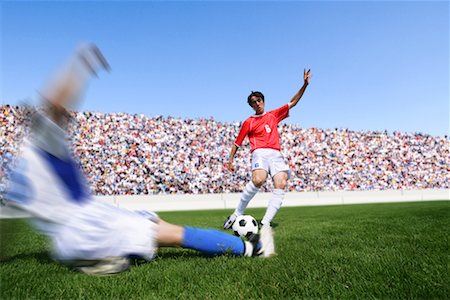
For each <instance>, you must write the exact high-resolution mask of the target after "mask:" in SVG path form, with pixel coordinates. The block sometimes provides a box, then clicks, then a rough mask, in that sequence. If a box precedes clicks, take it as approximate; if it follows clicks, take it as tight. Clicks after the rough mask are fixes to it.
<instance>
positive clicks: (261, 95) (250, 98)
mask: <svg viewBox="0 0 450 300" xmlns="http://www.w3.org/2000/svg"><path fill="white" fill-rule="evenodd" d="M252 96H255V97H258V98H261V99H262V101H263V102H264V95H263V93H261V92H258V91H252V92H251V93H250V95H249V96H248V97H247V103H248V105H250V106H252Z"/></svg>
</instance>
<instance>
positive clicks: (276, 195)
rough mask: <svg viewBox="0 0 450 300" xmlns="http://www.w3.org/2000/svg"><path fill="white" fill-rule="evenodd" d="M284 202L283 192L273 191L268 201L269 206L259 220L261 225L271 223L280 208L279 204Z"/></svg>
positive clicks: (279, 190)
mask: <svg viewBox="0 0 450 300" xmlns="http://www.w3.org/2000/svg"><path fill="white" fill-rule="evenodd" d="M283 200H284V190H281V189H274V190H273V192H272V198H271V199H270V201H269V205H268V206H267V210H266V213H265V215H264V217H263V219H262V220H261V225H266V224H269V225H270V223H271V222H272V220H273V218H274V217H275V215H276V214H277V212H278V210H279V209H280V207H281V204H282V203H283Z"/></svg>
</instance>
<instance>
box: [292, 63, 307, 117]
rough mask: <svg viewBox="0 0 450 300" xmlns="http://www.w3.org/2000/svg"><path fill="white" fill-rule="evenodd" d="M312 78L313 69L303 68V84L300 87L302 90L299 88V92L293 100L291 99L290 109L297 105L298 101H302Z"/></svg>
mask: <svg viewBox="0 0 450 300" xmlns="http://www.w3.org/2000/svg"><path fill="white" fill-rule="evenodd" d="M310 79H311V69H308V71H306V69H305V70H303V86H302V87H301V88H300V90H298V92H297V93H296V94H295V95H294V96H293V97H292V99H291V101H289V103H288V105H289V109H291V108H293V107H294V106H296V105H297V103H298V101H300V99H301V98H302V96H303V93H304V92H305V90H306V87H307V86H308V84H309V81H310Z"/></svg>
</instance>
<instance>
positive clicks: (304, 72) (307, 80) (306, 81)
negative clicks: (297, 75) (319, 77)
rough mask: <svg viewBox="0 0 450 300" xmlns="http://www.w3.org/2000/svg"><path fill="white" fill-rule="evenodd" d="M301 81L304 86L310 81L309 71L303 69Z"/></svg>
mask: <svg viewBox="0 0 450 300" xmlns="http://www.w3.org/2000/svg"><path fill="white" fill-rule="evenodd" d="M303 80H304V82H305V84H309V81H310V80H311V69H308V71H307V70H306V69H303Z"/></svg>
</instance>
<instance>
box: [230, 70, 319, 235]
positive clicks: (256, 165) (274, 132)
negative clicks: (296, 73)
mask: <svg viewBox="0 0 450 300" xmlns="http://www.w3.org/2000/svg"><path fill="white" fill-rule="evenodd" d="M310 79H311V71H310V70H309V69H308V70H304V72H303V80H304V83H303V86H302V87H301V88H300V89H299V90H298V92H297V93H296V94H295V95H294V96H293V97H292V99H291V101H289V103H287V104H285V105H283V106H282V107H280V108H277V109H275V110H272V111H269V112H265V111H264V104H265V102H264V95H263V94H262V93H261V92H252V93H251V94H250V95H249V96H248V99H247V101H248V104H249V105H250V106H251V107H252V108H253V109H254V110H255V115H252V116H250V117H249V118H248V119H247V120H245V121H244V123H243V124H242V127H241V130H240V132H239V135H238V136H237V138H236V141H235V143H234V145H233V147H232V148H231V153H230V160H229V162H228V169H229V170H230V171H231V172H234V171H235V167H234V165H233V159H234V156H235V155H236V151H237V150H238V149H239V147H240V146H241V145H242V142H243V140H244V139H245V137H247V136H248V138H249V140H250V146H251V152H252V180H251V181H250V182H249V183H247V185H246V186H245V188H244V192H243V193H242V195H241V199H240V202H239V204H238V206H237V208H236V209H235V211H234V212H233V214H231V215H230V216H229V217H228V218H227V219H226V220H225V222H224V225H223V227H224V229H228V228H230V227H231V226H232V225H233V223H234V220H236V217H237V216H239V215H243V214H244V211H245V209H246V207H247V205H248V203H249V202H250V200H251V199H252V198H253V197H254V196H255V194H256V193H257V192H258V190H259V189H260V187H261V186H262V185H263V184H264V183H265V182H266V180H267V176H268V175H269V174H270V176H272V179H273V183H274V187H275V188H274V190H273V193H272V198H271V199H270V201H269V204H268V207H267V210H266V213H265V215H264V217H263V219H262V220H261V231H263V230H271V229H270V228H271V227H270V223H271V222H272V220H273V218H274V217H275V215H276V213H277V211H278V209H279V208H280V207H281V204H282V202H283V199H284V189H285V188H286V185H287V180H288V177H289V176H288V172H289V167H288V166H287V165H286V163H285V161H284V158H283V156H282V154H281V152H280V150H281V147H280V137H279V134H278V128H277V126H278V123H280V122H281V121H282V120H284V119H285V118H287V117H288V116H289V110H290V109H291V108H293V107H294V106H295V105H297V103H298V102H299V101H300V99H301V98H302V96H303V93H304V92H305V90H306V87H307V86H308V84H309V81H310ZM265 225H268V226H265Z"/></svg>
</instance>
